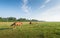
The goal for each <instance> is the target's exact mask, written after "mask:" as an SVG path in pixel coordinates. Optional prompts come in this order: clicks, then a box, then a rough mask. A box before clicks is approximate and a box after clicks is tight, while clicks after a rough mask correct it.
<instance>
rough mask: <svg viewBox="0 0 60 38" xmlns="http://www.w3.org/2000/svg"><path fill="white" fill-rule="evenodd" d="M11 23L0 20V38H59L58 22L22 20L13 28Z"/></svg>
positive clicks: (59, 23) (59, 26) (59, 24)
mask: <svg viewBox="0 0 60 38" xmlns="http://www.w3.org/2000/svg"><path fill="white" fill-rule="evenodd" d="M12 23H13V22H0V38H60V22H33V23H32V24H29V22H23V24H22V26H16V27H15V28H13V26H10V25H11V24H12Z"/></svg>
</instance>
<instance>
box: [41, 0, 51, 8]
mask: <svg viewBox="0 0 60 38" xmlns="http://www.w3.org/2000/svg"><path fill="white" fill-rule="evenodd" d="M50 1H51V0H46V1H45V2H44V4H43V5H42V6H41V7H40V8H44V7H45V6H46V4H47V3H49V2H50Z"/></svg>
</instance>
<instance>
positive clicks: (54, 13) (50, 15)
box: [39, 5, 60, 21]
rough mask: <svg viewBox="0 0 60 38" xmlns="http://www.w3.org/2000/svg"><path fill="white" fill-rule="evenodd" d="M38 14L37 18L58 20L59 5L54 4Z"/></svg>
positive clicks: (59, 13)
mask: <svg viewBox="0 0 60 38" xmlns="http://www.w3.org/2000/svg"><path fill="white" fill-rule="evenodd" d="M40 16H41V17H40V18H39V20H46V21H60V6H59V5H58V6H57V5H56V6H55V7H53V8H51V9H48V10H47V11H45V12H43V13H42V14H41V15H40Z"/></svg>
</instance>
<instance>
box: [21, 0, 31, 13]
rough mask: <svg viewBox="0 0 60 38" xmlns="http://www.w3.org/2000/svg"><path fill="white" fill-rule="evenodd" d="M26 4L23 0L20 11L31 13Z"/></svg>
mask: <svg viewBox="0 0 60 38" xmlns="http://www.w3.org/2000/svg"><path fill="white" fill-rule="evenodd" d="M27 4H28V0H23V5H22V10H23V11H24V12H25V13H29V12H30V11H31V7H29V6H28V5H27Z"/></svg>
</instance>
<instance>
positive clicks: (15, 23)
mask: <svg viewBox="0 0 60 38" xmlns="http://www.w3.org/2000/svg"><path fill="white" fill-rule="evenodd" d="M21 25H22V22H14V23H13V24H12V25H11V26H14V28H15V26H21Z"/></svg>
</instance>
